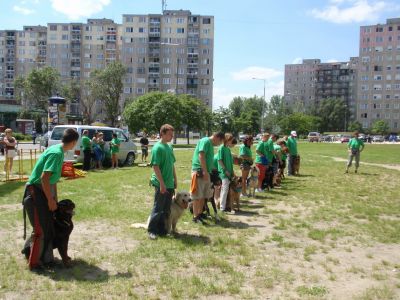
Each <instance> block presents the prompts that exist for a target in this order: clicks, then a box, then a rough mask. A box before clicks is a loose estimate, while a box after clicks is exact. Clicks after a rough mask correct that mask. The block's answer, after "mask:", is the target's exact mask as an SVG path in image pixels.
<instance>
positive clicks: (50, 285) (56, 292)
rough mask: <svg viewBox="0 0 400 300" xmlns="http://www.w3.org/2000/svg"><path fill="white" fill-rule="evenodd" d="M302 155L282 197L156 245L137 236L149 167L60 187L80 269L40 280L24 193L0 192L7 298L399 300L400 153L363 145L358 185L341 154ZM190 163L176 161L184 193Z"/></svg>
mask: <svg viewBox="0 0 400 300" xmlns="http://www.w3.org/2000/svg"><path fill="white" fill-rule="evenodd" d="M235 151H237V149H235ZM299 151H300V154H301V157H302V165H301V175H300V176H297V177H289V178H286V179H285V180H284V183H283V188H282V189H280V190H275V191H272V192H268V193H261V194H260V195H259V196H258V197H257V198H248V199H247V198H246V199H242V208H243V211H242V212H241V213H239V214H235V215H223V216H222V219H223V220H222V221H221V222H220V223H219V224H214V222H213V221H210V222H209V223H210V225H209V226H202V225H198V224H193V223H192V222H191V216H190V214H189V213H186V214H185V215H184V217H183V218H182V219H181V220H180V222H179V223H178V231H179V235H177V236H175V237H166V238H159V239H157V240H156V241H151V240H149V239H148V237H147V234H146V231H145V230H144V229H134V228H131V227H130V225H131V224H132V223H144V222H145V221H146V219H147V216H148V214H149V211H150V208H151V206H152V200H153V191H152V189H151V188H150V187H149V185H148V179H149V175H150V173H151V169H150V168H143V167H137V166H135V167H131V168H121V169H119V170H115V171H114V170H107V171H101V172H92V173H90V174H89V175H88V176H87V177H86V178H83V179H77V180H62V181H61V183H60V184H59V194H60V199H62V198H70V199H72V200H73V201H74V202H75V203H76V205H77V209H76V215H75V217H74V223H75V229H74V231H73V233H72V235H71V239H70V255H71V256H72V258H73V259H74V266H73V267H72V268H70V269H64V268H63V267H62V266H61V264H58V265H57V266H56V267H55V269H49V270H47V271H45V272H43V273H40V274H37V273H32V272H30V271H28V270H27V267H26V263H25V261H24V259H23V257H22V255H21V254H20V253H19V252H20V250H21V248H22V245H23V240H22V234H23V222H22V210H21V209H22V206H21V204H20V202H21V198H22V193H23V188H24V187H23V185H24V184H23V183H18V182H14V183H7V184H5V183H0V261H1V263H0V299H3V298H4V299H19V298H24V299H26V298H33V299H49V298H55V297H57V299H87V298H91V299H127V298H129V299H170V298H177V299H180V298H202V299H204V298H215V299H365V300H367V299H399V298H400V201H399V200H400V145H367V146H366V149H365V151H364V152H363V153H362V155H361V160H362V162H367V163H368V164H362V165H361V167H360V173H358V174H354V171H353V170H354V169H352V172H351V173H349V174H344V170H345V163H344V162H343V161H340V160H341V159H345V158H346V146H345V145H340V144H315V143H314V144H308V143H302V144H300V145H299ZM192 153H193V149H188V150H185V149H177V150H176V152H175V155H176V158H177V162H176V169H177V173H178V179H179V189H180V190H188V188H189V184H190V160H191V156H192ZM386 167H391V168H392V169H388V168H386ZM396 168H397V169H396ZM55 253H56V252H55ZM57 255H58V254H57Z"/></svg>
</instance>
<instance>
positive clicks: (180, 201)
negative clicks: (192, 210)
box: [165, 192, 192, 233]
mask: <svg viewBox="0 0 400 300" xmlns="http://www.w3.org/2000/svg"><path fill="white" fill-rule="evenodd" d="M191 201H192V199H191V198H190V194H189V193H188V192H179V193H176V194H175V196H174V197H173V198H172V202H171V213H170V215H169V218H168V219H167V220H166V224H165V226H166V228H167V232H168V233H171V232H172V233H176V224H177V223H178V220H179V219H180V218H181V216H182V214H183V213H184V211H185V209H187V208H188V206H189V203H190V202H191Z"/></svg>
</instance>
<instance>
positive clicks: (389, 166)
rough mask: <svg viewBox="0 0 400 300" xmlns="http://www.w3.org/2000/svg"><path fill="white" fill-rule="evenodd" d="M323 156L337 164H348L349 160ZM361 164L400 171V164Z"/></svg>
mask: <svg viewBox="0 0 400 300" xmlns="http://www.w3.org/2000/svg"><path fill="white" fill-rule="evenodd" d="M321 156H323V157H329V158H332V159H333V160H334V161H336V162H347V159H345V158H341V157H335V156H325V155H321ZM360 164H362V165H367V166H373V167H380V168H386V169H390V170H396V171H400V164H376V163H368V162H362V161H361V162H360Z"/></svg>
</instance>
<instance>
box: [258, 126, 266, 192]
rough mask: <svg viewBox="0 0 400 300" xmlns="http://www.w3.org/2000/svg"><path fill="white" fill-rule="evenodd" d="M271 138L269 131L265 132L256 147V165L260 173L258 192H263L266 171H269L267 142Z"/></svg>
mask: <svg viewBox="0 0 400 300" xmlns="http://www.w3.org/2000/svg"><path fill="white" fill-rule="evenodd" d="M268 138H269V133H264V134H263V135H262V137H261V141H260V142H259V143H258V144H257V147H256V160H255V163H256V166H257V168H258V170H259V174H258V189H257V190H256V192H258V193H259V192H262V183H263V181H264V178H265V173H266V171H267V167H268V163H269V162H268V158H267V152H266V149H265V148H266V143H267V140H268Z"/></svg>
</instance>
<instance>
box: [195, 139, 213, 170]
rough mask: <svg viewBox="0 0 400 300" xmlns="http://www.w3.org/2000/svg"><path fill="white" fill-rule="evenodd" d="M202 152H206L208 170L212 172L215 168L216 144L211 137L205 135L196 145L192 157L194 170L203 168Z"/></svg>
mask: <svg viewBox="0 0 400 300" xmlns="http://www.w3.org/2000/svg"><path fill="white" fill-rule="evenodd" d="M200 152H204V155H205V159H206V166H207V172H208V173H210V172H211V171H212V168H213V161H214V146H213V144H212V142H211V140H210V138H209V137H203V138H202V139H201V140H200V141H199V142H198V143H197V145H196V149H194V153H193V158H192V170H193V171H196V170H199V169H201V164H200V158H199V154H200Z"/></svg>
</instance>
